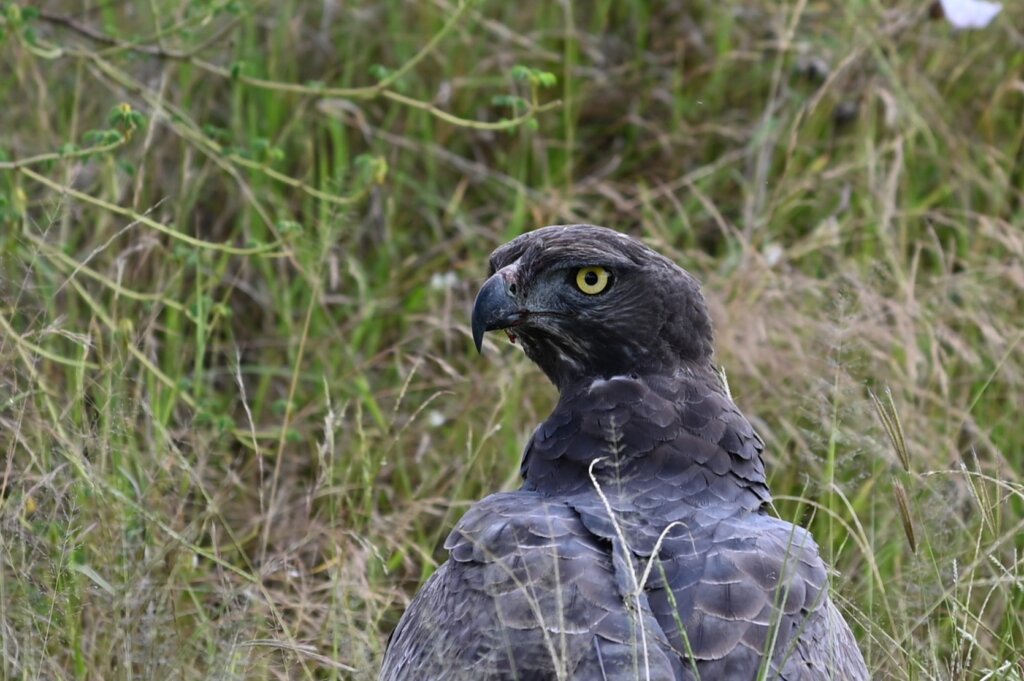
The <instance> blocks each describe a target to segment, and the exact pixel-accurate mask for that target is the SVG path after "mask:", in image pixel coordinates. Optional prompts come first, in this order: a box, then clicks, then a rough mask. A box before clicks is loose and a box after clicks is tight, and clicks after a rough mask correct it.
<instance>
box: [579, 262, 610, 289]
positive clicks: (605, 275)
mask: <svg viewBox="0 0 1024 681" xmlns="http://www.w3.org/2000/svg"><path fill="white" fill-rule="evenodd" d="M611 279H612V273H611V272H609V271H608V270H606V269H605V268H603V267H581V268H579V269H578V270H576V288H578V289H579V290H581V291H583V292H584V293H586V294H587V295H591V296H593V295H597V294H598V293H600V292H601V291H603V290H605V289H606V288H608V283H609V282H610V281H611Z"/></svg>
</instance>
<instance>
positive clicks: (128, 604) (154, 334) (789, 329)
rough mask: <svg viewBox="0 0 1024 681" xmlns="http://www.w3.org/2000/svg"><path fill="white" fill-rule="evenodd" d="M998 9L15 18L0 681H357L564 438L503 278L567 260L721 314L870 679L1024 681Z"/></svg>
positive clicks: (368, 7) (733, 381) (61, 13)
mask: <svg viewBox="0 0 1024 681" xmlns="http://www.w3.org/2000/svg"><path fill="white" fill-rule="evenodd" d="M1005 4H1006V8H1005V9H1004V12H1003V14H1002V15H1001V16H1000V17H999V18H998V19H997V21H996V22H995V23H994V24H993V25H992V26H991V27H989V28H988V29H986V30H985V31H981V32H965V33H956V32H954V31H952V30H951V29H950V27H949V26H948V25H947V24H946V23H945V22H943V21H941V20H932V19H929V16H928V13H927V8H926V7H923V6H922V4H921V3H919V2H911V1H910V0H896V1H895V2H889V3H880V2H877V1H876V0H863V1H858V2H848V3H840V4H828V3H820V2H819V3H809V2H797V3H770V2H766V1H764V0H752V1H751V2H746V3H738V2H720V3H710V2H706V3H688V4H686V5H685V9H684V8H680V7H677V8H675V9H673V8H669V7H666V6H665V4H663V3H653V2H651V3H645V2H637V3H611V2H595V3H587V4H584V3H577V4H573V3H568V4H564V3H535V4H533V5H528V4H523V3H518V4H514V3H513V4H509V3H495V2H491V1H483V0H480V1H478V2H465V3H459V2H457V0H432V1H431V2H422V3H421V2H401V1H399V0H381V1H379V2H354V3H341V4H336V3H302V2H296V1H294V0H292V1H287V0H286V1H284V2H279V3H269V2H252V3H239V2H232V1H227V0H224V1H222V0H193V1H191V2H183V1H181V0H151V1H150V2H147V3H119V2H111V3H105V4H97V3H92V2H69V1H67V0H54V2H50V3H46V4H45V5H44V6H43V7H42V8H40V9H34V8H32V7H28V6H21V7H19V6H18V5H16V4H12V3H5V4H4V5H3V12H2V14H0V101H2V102H3V103H4V104H3V106H2V109H3V123H2V130H0V154H2V157H0V677H2V678H11V679H42V678H46V679H51V678H57V679H90V678H109V679H120V678H124V679H128V678H161V677H165V678H173V679H197V678H246V679H253V678H281V677H289V678H292V677H295V678H373V677H374V674H375V670H376V668H377V666H378V664H379V659H380V656H381V654H382V649H383V646H384V642H385V640H386V635H387V633H388V632H389V631H390V629H391V628H392V627H393V625H394V624H395V622H396V621H397V618H398V616H399V615H400V613H401V612H402V610H403V608H404V606H405V605H406V603H407V602H408V599H409V597H410V596H411V594H412V593H413V592H414V591H415V589H416V588H417V586H418V585H419V584H421V583H422V581H423V580H424V579H425V578H426V576H427V575H429V574H430V573H431V572H432V571H433V569H434V568H435V567H436V565H437V564H438V561H440V560H443V558H444V554H443V551H442V550H441V549H440V544H441V542H442V541H443V538H444V536H445V535H446V533H447V532H448V530H449V529H450V528H451V526H452V524H453V523H454V521H455V520H457V518H458V517H459V516H460V515H461V513H463V512H464V510H465V509H466V507H467V505H468V504H469V503H471V502H472V501H473V500H474V499H477V498H479V497H481V496H483V495H485V494H487V493H490V492H492V491H496V490H498V489H509V488H513V487H515V486H516V484H517V483H516V481H517V471H518V459H519V454H520V449H521V447H522V445H523V443H524V442H525V439H526V438H527V437H528V435H529V433H530V432H531V429H532V428H533V427H534V426H535V425H536V424H537V423H538V422H539V421H540V420H541V419H542V418H543V416H544V414H545V413H546V411H547V410H548V409H549V408H550V406H551V404H552V402H553V398H554V394H553V392H554V391H553V389H552V388H551V387H550V386H548V385H547V384H546V382H545V381H544V379H543V377H542V376H541V375H540V374H539V372H538V371H537V370H536V369H534V368H533V367H532V366H530V365H529V364H528V362H527V361H526V360H525V358H523V357H522V356H521V354H520V353H519V352H518V350H517V349H504V348H501V349H498V348H497V346H495V345H491V344H489V345H488V348H487V351H486V353H485V355H484V357H483V358H478V357H477V356H476V355H475V353H474V352H473V350H472V344H471V342H470V339H469V334H468V328H467V316H468V308H469V305H470V303H471V300H472V297H473V295H474V293H475V290H476V287H477V286H478V285H479V283H480V282H481V281H482V278H483V274H484V272H485V269H486V255H487V253H488V252H489V251H490V250H491V249H492V248H493V247H494V246H496V245H498V244H499V243H502V242H503V241H505V240H506V239H507V238H509V237H511V236H513V235H516V234H519V233H521V232H522V231H524V230H526V229H530V228H533V227H537V226H540V225H544V224H550V223H562V222H575V221H586V222H592V223H597V224H604V225H607V226H611V227H615V228H618V229H621V230H624V231H628V232H630V233H632V234H635V235H637V236H640V237H642V238H644V239H645V240H646V241H647V242H648V243H650V244H652V245H653V246H655V247H657V248H659V249H661V250H663V251H664V252H666V253H667V254H669V255H671V256H672V257H674V258H675V259H676V260H677V261H678V262H680V263H681V264H683V265H684V266H686V267H687V268H689V269H691V270H692V271H693V272H695V273H696V274H697V275H699V276H700V278H701V279H702V280H703V281H704V283H705V287H706V291H707V293H708V296H709V299H710V302H711V304H712V307H713V311H714V315H715V318H716V320H717V326H718V347H719V355H718V357H719V361H720V363H721V364H722V365H723V367H724V368H725V369H726V370H727V372H728V376H729V382H730V386H731V389H732V392H733V394H734V396H735V398H736V400H737V402H738V403H739V404H740V406H741V407H742V408H743V409H744V410H745V412H746V413H747V414H748V415H749V416H750V417H751V418H752V419H753V420H754V422H755V424H756V426H757V428H758V430H759V432H760V433H761V434H762V436H763V437H764V438H765V440H766V442H767V443H768V451H769V457H768V464H769V470H770V474H771V478H772V479H771V482H772V486H773V490H774V493H775V494H776V496H777V507H778V511H779V513H780V514H781V515H782V516H783V517H786V518H793V519H797V520H799V521H801V522H802V523H804V524H806V525H808V526H809V527H810V528H811V529H812V531H813V532H814V534H815V536H816V538H817V540H818V542H819V544H821V546H822V550H823V553H824V554H825V555H826V557H827V559H828V560H829V561H830V562H831V564H832V565H834V566H835V568H836V570H837V574H836V575H835V577H834V579H833V587H834V591H835V592H836V597H837V599H838V601H839V603H840V605H841V608H842V610H843V611H844V613H845V614H846V616H847V617H848V619H850V620H851V622H852V623H853V625H854V627H855V630H856V633H857V636H858V639H859V640H860V641H861V643H862V646H863V648H864V651H865V654H866V656H867V658H868V662H869V666H870V667H871V669H872V671H873V673H874V675H875V677H876V678H912V679H932V678H935V679H939V678H941V679H950V678H952V679H1020V678H1022V675H1024V669H1022V667H1021V660H1022V659H1024V624H1022V622H1021V619H1020V617H1019V614H1018V613H1020V612H1021V611H1024V556H1022V551H1024V540H1022V537H1024V531H1022V530H1024V455H1022V452H1024V429H1022V428H1021V420H1020V406H1021V405H1022V404H1024V342H1022V337H1024V332H1022V330H1021V320H1022V319H1024V303H1022V302H1021V301H1022V300H1024V265H1022V263H1024V237H1022V234H1024V232H1022V229H1021V226H1022V224H1024V191H1022V189H1021V188H1022V186H1024V126H1021V121H1022V120H1024V90H1022V87H1021V83H1022V78H1024V35H1022V33H1021V32H1020V30H1019V27H1020V26H1021V25H1022V23H1024V14H1022V11H1021V8H1020V7H1019V6H1017V5H1015V4H1014V3H1005ZM681 7H682V6H681ZM872 396H874V397H872ZM876 398H877V401H876ZM911 537H912V539H911Z"/></svg>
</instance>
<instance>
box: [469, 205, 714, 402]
mask: <svg viewBox="0 0 1024 681" xmlns="http://www.w3.org/2000/svg"><path fill="white" fill-rule="evenodd" d="M490 265H491V275H492V276H491V279H490V280H489V281H488V283H487V284H486V285H485V286H484V287H483V288H482V289H481V295H480V297H478V302H477V306H476V307H475V308H474V314H473V317H474V334H475V335H476V336H477V337H479V335H481V334H482V332H483V330H485V328H486V330H489V329H496V328H505V329H508V330H509V331H510V332H512V333H514V335H515V336H516V337H517V338H518V339H519V340H520V341H521V342H522V346H523V349H524V350H525V351H526V353H527V355H528V356H529V357H530V358H531V359H532V360H533V361H534V362H536V363H537V364H538V365H539V366H540V367H541V369H543V370H544V372H545V373H546V374H547V375H548V376H549V377H550V378H551V380H552V381H553V382H554V383H555V384H556V385H558V386H559V388H563V387H565V386H566V385H568V384H571V383H573V382H575V381H577V380H581V379H587V380H592V379H593V378H597V377H608V376H614V375H620V374H628V373H645V372H646V371H654V370H658V371H664V370H666V369H668V370H671V369H672V368H673V367H674V366H675V365H678V364H679V363H680V362H682V361H685V360H692V359H707V360H710V353H711V327H710V320H709V319H708V317H707V312H706V309H705V306H704V301H703V298H702V297H701V295H700V290H699V286H698V285H697V283H696V281H695V280H694V279H693V278H692V277H691V276H690V275H689V274H687V273H686V272H685V271H683V270H682V269H681V268H679V267H678V266H676V265H675V264H674V263H672V262H671V261H670V260H668V259H667V258H665V257H664V256H661V255H660V254H658V253H656V252H654V251H652V250H651V249H649V248H647V247H646V246H644V245H643V244H641V243H640V242H639V241H636V240H635V239H633V238H631V237H628V236H626V235H623V234H619V233H617V232H613V231H612V230H608V229H604V228H600V227H592V226H589V225H571V226H556V227H545V228H543V229H540V230H537V231H534V232H530V233H528V234H525V235H523V236H521V237H518V238H517V239H514V240H513V241H511V242H509V243H508V244H505V245H504V246H502V247H500V248H498V249H497V250H496V251H495V252H494V253H493V254H492V256H491V261H490ZM499 288H500V289H501V290H500V291H496V289H499ZM485 292H486V294H485ZM484 298H486V300H483V299H484ZM499 298H500V301H499ZM482 307H486V308H488V310H495V309H499V308H500V310H501V315H502V316H501V318H500V319H498V318H495V319H494V320H484V319H483V317H484V316H485V312H486V311H485V310H482V309H480V308H482ZM705 355H706V357H705Z"/></svg>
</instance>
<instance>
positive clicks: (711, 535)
mask: <svg viewBox="0 0 1024 681" xmlns="http://www.w3.org/2000/svg"><path fill="white" fill-rule="evenodd" d="M495 329H503V330H505V331H506V332H507V333H508V334H509V335H510V337H512V338H513V339H516V340H518V341H519V342H520V343H521V344H522V347H523V349H524V350H525V351H526V354H527V355H528V356H529V358H530V359H531V360H533V361H534V362H535V363H536V364H537V365H538V366H539V367H540V368H541V369H542V370H543V371H544V373H545V374H547V376H548V378H550V379H551V381H552V382H553V383H554V384H555V386H556V387H557V388H558V392H559V400H558V404H557V406H556V407H555V409H554V412H553V413H552V414H551V416H549V417H548V419H547V420H546V421H544V423H542V424H541V425H540V427H539V428H537V430H536V432H535V433H534V435H533V437H532V439H531V440H530V442H529V443H528V444H527V446H526V450H525V453H524V454H523V461H522V470H521V472H522V478H523V485H522V487H521V488H520V489H519V490H517V491H514V492H502V493H498V494H492V495H491V496H488V497H486V498H485V499H482V500H481V501H479V502H477V503H476V504H474V505H473V506H472V508H470V509H469V511H468V512H467V513H466V515H465V516H464V517H463V518H462V520H461V521H459V523H458V525H456V527H455V529H454V530H453V531H452V533H451V534H450V535H449V536H448V539H447V541H446V542H445V548H446V549H447V550H448V552H449V558H448V560H447V561H446V562H445V563H444V564H442V565H441V566H440V567H439V568H438V569H437V571H436V572H435V573H434V574H433V576H432V577H431V578H430V579H429V580H428V581H427V583H426V584H424V585H423V588H422V589H421V590H420V591H419V593H418V594H417V595H416V597H415V598H414V599H413V601H412V603H411V604H410V606H409V608H408V610H406V612H405V614H404V615H403V617H402V619H401V621H400V622H399V623H398V627H397V628H396V629H395V631H394V633H393V634H392V637H391V640H390V642H389V645H388V649H387V652H386V655H385V659H384V665H383V669H382V670H381V675H380V678H381V679H382V680H386V681H392V680H398V679H402V680H410V681H435V680H436V681H440V680H442V679H453V680H461V679H501V680H506V679H507V680H510V681H511V680H513V679H518V680H520V681H527V680H541V679H543V680H547V679H583V680H589V679H609V680H616V681H626V680H627V679H628V680H629V681H634V680H636V679H657V680H659V681H668V680H675V679H704V680H705V681H720V680H726V679H736V680H743V681H753V680H754V679H786V680H788V681H793V680H797V679H801V680H808V681H810V680H812V679H813V680H818V679H837V680H838V679H843V680H860V679H867V678H868V672H867V668H866V667H865V664H864V658H863V656H862V655H861V652H860V650H859V649H858V647H857V643H856V641H855V640H854V638H853V635H852V633H851V632H850V628H849V627H848V626H847V624H846V622H845V621H844V620H843V617H842V615H841V614H840V613H839V611H838V610H837V609H836V606H835V605H834V604H833V603H832V599H831V598H830V597H829V593H828V572H827V569H826V567H825V564H824V563H823V562H822V559H821V557H820V556H819V553H818V547H817V546H816V545H815V543H814V540H813V539H812V538H811V536H810V534H809V533H808V532H807V531H806V530H804V529H803V528H800V527H798V526H795V525H793V524H791V523H788V522H785V521H783V520H780V519H778V518H776V517H774V516H772V515H771V514H770V513H769V512H768V506H769V503H770V500H771V495H770V493H769V491H768V485H767V482H766V478H765V471H764V462H763V460H762V458H761V452H762V449H763V447H764V445H763V443H762V441H761V440H760V438H759V437H758V436H757V434H756V433H755V432H754V430H753V428H752V427H751V425H750V422H749V421H747V419H746V418H745V417H744V416H743V414H741V413H740V411H739V409H738V408H737V407H736V405H735V404H734V403H733V401H732V399H731V398H730V397H729V394H728V392H727V390H726V389H725V387H724V386H723V384H722V381H721V379H720V376H719V374H718V372H717V371H716V368H715V365H714V362H713V359H712V353H713V334H712V325H711V318H710V316H709V314H708V310H707V307H706V305H705V303H704V298H703V296H702V295H701V291H700V286H699V284H698V283H697V280H696V279H694V278H693V277H692V276H691V275H690V274H688V273H687V272H686V271H685V270H683V269H682V268H680V267H679V266H678V265H676V264H675V263H674V262H672V261H671V260H669V259H668V258H666V257H664V256H662V255H660V254H659V253H656V252H655V251H653V250H651V249H650V248H647V247H646V246H644V245H643V244H642V243H640V242H639V241H637V240H635V239H633V238H631V237H629V236H626V235H624V234H620V233H618V232H615V231H612V230H609V229H605V228H603V227H594V226H590V225H569V226H552V227H545V228H543V229H538V230H536V231H534V232H530V233H528V234H524V235H523V236H520V237H518V238H516V239H514V240H513V241H511V242H509V243H507V244H505V245H504V246H501V247H500V248H498V249H497V250H496V251H494V253H493V254H492V255H491V259H490V278H488V279H487V281H486V282H485V283H484V285H483V287H482V288H481V289H480V292H479V294H478V295H477V298H476V302H475V304H474V306H473V314H472V331H473V340H474V341H475V343H476V346H477V349H478V350H479V349H480V345H481V342H482V339H483V335H484V333H485V332H486V331H491V330H495Z"/></svg>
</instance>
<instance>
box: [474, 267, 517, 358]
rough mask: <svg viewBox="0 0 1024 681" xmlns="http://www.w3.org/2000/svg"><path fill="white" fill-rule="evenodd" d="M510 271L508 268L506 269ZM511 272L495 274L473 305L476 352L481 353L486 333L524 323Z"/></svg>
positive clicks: (485, 283) (481, 288) (486, 283)
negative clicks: (513, 291) (514, 292)
mask: <svg viewBox="0 0 1024 681" xmlns="http://www.w3.org/2000/svg"><path fill="white" fill-rule="evenodd" d="M506 269H508V268H506ZM510 275H511V272H507V271H505V270H502V271H500V272H495V273H494V275H493V276H491V278H490V279H488V280H487V281H485V282H484V285H483V286H481V287H480V292H479V293H477V294H476V302H475V303H473V318H472V327H473V343H475V344H476V351H477V352H481V348H482V347H483V342H484V333H486V332H487V331H494V330H495V329H507V328H509V327H510V326H515V325H516V324H518V323H520V322H521V321H522V318H523V315H524V311H523V310H521V309H520V307H519V302H518V301H517V300H516V298H515V295H513V293H512V284H511V282H510V281H509V280H510Z"/></svg>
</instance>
